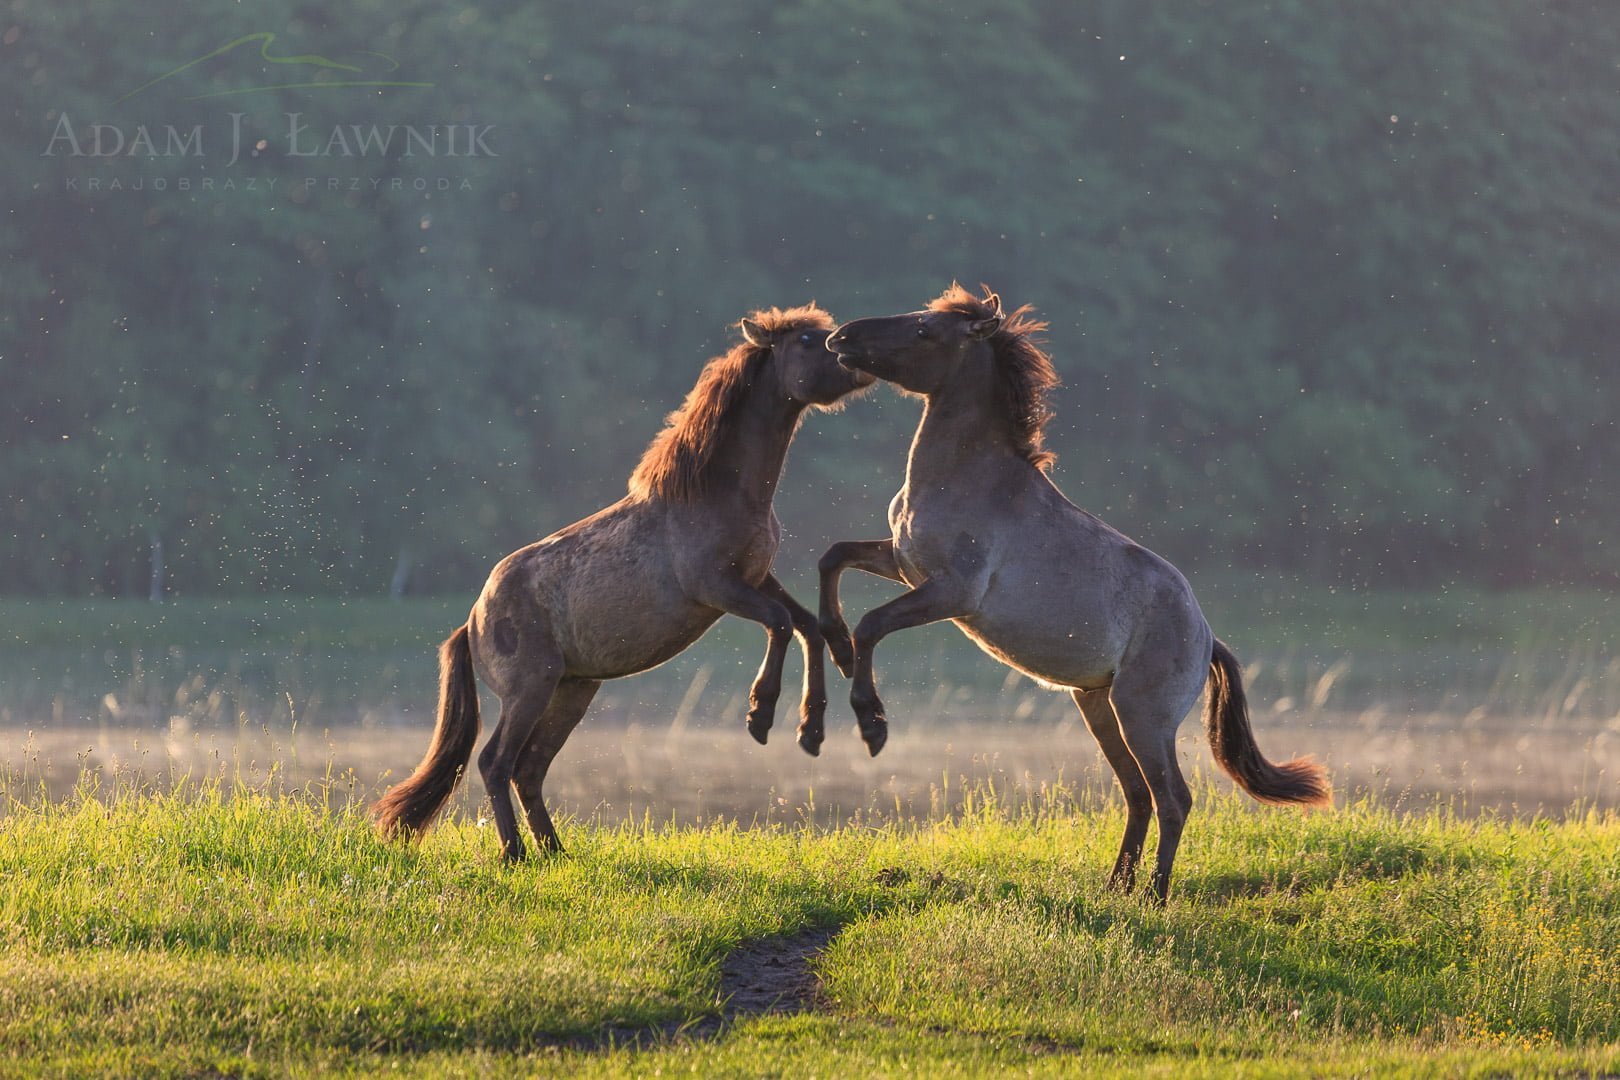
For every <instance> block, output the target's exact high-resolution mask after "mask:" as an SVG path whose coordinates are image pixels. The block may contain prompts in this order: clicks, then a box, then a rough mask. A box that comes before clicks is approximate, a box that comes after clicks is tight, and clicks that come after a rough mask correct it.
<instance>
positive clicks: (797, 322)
mask: <svg viewBox="0 0 1620 1080" xmlns="http://www.w3.org/2000/svg"><path fill="white" fill-rule="evenodd" d="M748 321H750V322H753V323H757V324H758V325H759V327H760V328H761V329H762V330H764V331H765V332H766V333H767V334H777V333H780V332H782V331H786V330H800V329H814V330H831V329H832V328H833V325H834V323H833V317H832V316H831V315H829V314H828V313H827V312H825V311H823V310H821V309H820V308H819V307H817V306H816V305H815V303H814V302H811V303H809V304H806V305H805V306H804V307H795V308H786V309H783V308H774V307H773V308H766V309H764V310H761V311H755V312H753V313H751V314H750V315H749V316H748ZM736 325H737V326H739V327H740V326H742V320H740V319H739V320H738V321H737V324H736ZM770 351H771V350H770V349H769V347H763V348H762V347H760V346H758V345H753V344H750V343H749V341H748V340H747V339H746V338H745V339H744V340H742V341H739V342H737V343H736V344H735V345H733V346H732V347H731V349H730V350H729V351H728V352H726V353H725V354H724V355H721V356H717V357H715V358H714V359H712V360H710V361H709V362H708V363H707V364H705V365H704V366H703V372H702V374H700V375H699V376H698V380H697V385H695V386H693V387H692V390H691V392H690V393H688V394H687V395H686V401H685V402H683V403H682V404H681V407H680V408H678V409H676V410H675V411H674V412H672V413H670V414H669V416H667V417H666V418H665V419H664V425H665V426H664V430H662V431H660V432H659V433H658V434H657V436H655V437H654V438H653V441H652V443H651V444H650V445H648V447H647V451H646V453H644V454H642V455H641V463H640V464H639V465H637V466H636V471H635V472H633V473H631V474H630V494H631V495H632V496H633V497H635V498H638V499H647V498H653V497H658V498H665V499H675V500H679V501H689V500H691V499H694V498H697V497H698V496H699V495H701V494H702V493H703V490H704V480H705V476H704V474H705V472H706V471H707V467H708V464H709V461H710V459H712V458H713V457H714V451H715V448H716V447H718V446H719V445H720V443H721V442H722V441H723V440H724V438H725V434H726V432H727V431H729V430H730V427H731V424H732V421H733V420H734V419H735V418H736V414H737V407H738V405H740V404H741V403H742V400H743V398H744V397H745V396H746V395H747V393H748V388H749V387H750V386H752V385H753V384H754V379H755V378H756V377H757V376H758V375H759V371H760V369H761V368H762V367H763V366H764V364H765V358H766V357H767V356H769V355H770Z"/></svg>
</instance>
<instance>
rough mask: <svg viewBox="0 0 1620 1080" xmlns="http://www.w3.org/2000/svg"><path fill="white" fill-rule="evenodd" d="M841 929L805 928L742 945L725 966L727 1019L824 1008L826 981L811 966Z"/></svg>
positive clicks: (723, 985) (723, 992)
mask: <svg viewBox="0 0 1620 1080" xmlns="http://www.w3.org/2000/svg"><path fill="white" fill-rule="evenodd" d="M839 929H840V928H838V927H822V928H819V929H814V930H801V931H799V932H798V933H797V934H790V935H788V936H786V937H774V938H764V939H761V940H759V941H750V942H747V943H746V944H744V945H742V946H741V947H739V948H738V949H736V950H735V951H733V952H732V954H731V955H730V956H728V957H726V958H725V960H724V961H723V962H722V963H721V964H720V996H721V997H722V998H724V999H725V1003H726V1004H725V1014H724V1015H725V1020H726V1022H728V1023H729V1022H731V1021H732V1020H735V1019H737V1018H739V1017H747V1016H759V1015H761V1014H764V1013H799V1012H808V1011H809V1010H811V1009H814V1008H816V1007H817V1006H818V1004H819V1000H820V996H821V980H820V979H818V978H816V973H815V972H814V971H812V970H811V968H810V963H811V961H813V960H814V959H815V958H816V957H817V956H818V955H820V953H821V951H822V950H823V949H825V948H826V947H827V943H828V942H830V941H832V939H833V938H834V937H836V936H837V934H838V930H839Z"/></svg>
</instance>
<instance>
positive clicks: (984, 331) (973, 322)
mask: <svg viewBox="0 0 1620 1080" xmlns="http://www.w3.org/2000/svg"><path fill="white" fill-rule="evenodd" d="M1000 329H1001V307H1000V305H997V307H996V313H995V314H994V315H991V316H990V317H989V318H985V319H969V320H968V324H967V336H968V337H970V338H972V339H973V340H974V341H983V340H984V339H985V338H987V337H989V336H990V335H991V334H994V333H995V332H996V331H997V330H1000Z"/></svg>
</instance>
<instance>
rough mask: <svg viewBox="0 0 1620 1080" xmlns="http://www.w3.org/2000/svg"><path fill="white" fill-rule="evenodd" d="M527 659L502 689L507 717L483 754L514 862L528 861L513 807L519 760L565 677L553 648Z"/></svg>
mask: <svg viewBox="0 0 1620 1080" xmlns="http://www.w3.org/2000/svg"><path fill="white" fill-rule="evenodd" d="M536 652H538V650H535V651H534V652H528V653H525V654H523V655H522V657H521V660H522V664H523V666H522V667H521V668H518V667H517V666H516V664H514V665H513V666H512V668H510V669H509V671H508V672H506V673H503V674H505V676H506V677H505V678H503V679H502V680H501V683H502V684H503V685H500V686H498V687H497V689H498V690H499V692H500V695H501V719H500V722H499V723H497V724H496V725H495V731H494V732H493V733H492V734H491V735H490V737H489V742H488V743H487V744H486V745H485V746H484V750H483V752H482V753H481V754H479V755H478V771H479V772H480V773H481V774H482V775H483V777H484V789H485V790H486V791H487V792H489V805H490V810H491V813H492V816H493V817H494V819H495V832H496V833H497V834H498V835H499V836H500V839H501V850H502V852H503V853H504V854H505V856H506V860H507V861H508V862H516V861H518V860H519V859H521V858H523V837H522V836H520V835H519V834H518V827H517V811H516V810H515V809H514V808H513V806H512V778H513V776H514V775H516V773H517V766H518V759H519V757H520V756H521V754H522V752H523V749H524V747H526V746H527V745H528V742H529V737H530V735H531V734H533V732H534V730H535V727H536V726H537V725H538V724H539V723H540V720H541V717H543V716H544V715H545V714H546V711H547V709H548V708H549V707H550V705H551V699H552V695H553V693H554V692H555V691H556V689H557V684H558V682H559V681H560V679H561V678H562V672H563V659H562V654H561V653H559V652H557V651H556V650H555V649H548V650H547V651H546V652H544V653H540V654H539V655H536Z"/></svg>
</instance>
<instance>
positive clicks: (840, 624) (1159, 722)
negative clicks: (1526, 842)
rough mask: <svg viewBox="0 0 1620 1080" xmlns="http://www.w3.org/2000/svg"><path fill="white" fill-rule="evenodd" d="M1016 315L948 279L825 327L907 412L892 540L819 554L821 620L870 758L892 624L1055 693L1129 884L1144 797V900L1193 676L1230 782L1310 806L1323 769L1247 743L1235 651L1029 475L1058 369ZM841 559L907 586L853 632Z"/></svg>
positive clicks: (1180, 800) (1179, 789) (1024, 311)
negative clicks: (1117, 824)
mask: <svg viewBox="0 0 1620 1080" xmlns="http://www.w3.org/2000/svg"><path fill="white" fill-rule="evenodd" d="M1029 311H1030V309H1029V308H1028V307H1023V308H1019V309H1018V310H1017V311H1015V312H1013V313H1012V315H1010V316H1004V315H1003V313H1002V310H1001V301H1000V299H999V298H998V297H997V296H996V295H995V294H994V293H992V292H990V290H989V289H985V294H984V295H983V296H982V297H976V296H974V295H972V294H971V293H969V292H967V291H966V290H964V289H963V288H962V287H961V286H959V285H952V287H951V288H950V289H949V290H947V291H946V292H945V293H944V295H942V296H940V297H939V298H938V299H937V300H935V301H933V302H932V303H931V304H930V305H929V306H928V309H927V310H926V311H915V312H911V313H910V314H906V315H893V316H889V317H886V318H876V319H857V320H856V321H854V322H851V323H846V324H844V325H843V326H841V327H839V328H838V330H837V331H836V332H835V333H834V334H833V335H832V337H831V338H830V339H828V342H827V347H828V348H829V349H832V350H834V351H835V352H837V353H838V356H839V360H840V361H841V362H842V363H844V364H845V365H847V366H848V367H850V368H852V369H854V370H857V371H862V372H868V373H870V374H872V375H875V376H877V377H878V378H880V379H885V380H887V381H889V382H891V383H893V384H894V385H896V386H898V387H899V388H900V389H901V390H903V391H906V392H907V393H910V394H916V395H920V396H921V397H922V398H923V401H924V406H923V417H922V423H921V424H920V425H919V426H918V428H917V434H916V437H915V439H914V440H913V441H912V444H911V456H910V458H909V460H908V462H907V464H906V482H905V486H904V487H903V488H901V490H900V493H899V494H898V495H896V496H895V498H894V501H893V502H892V503H890V505H889V528H890V530H891V532H892V534H893V535H892V537H891V538H890V539H887V540H872V541H865V542H847V543H840V544H836V545H834V546H833V547H832V548H831V549H830V550H828V552H827V554H826V555H825V556H824V557H823V558H822V560H821V615H820V622H821V632H822V634H823V636H824V637H825V638H826V640H827V647H828V650H829V651H830V652H831V653H832V656H833V661H834V662H835V663H836V664H837V665H838V667H839V669H840V670H841V671H843V672H844V674H845V675H848V676H849V677H850V678H851V679H852V681H853V686H852V688H851V692H850V703H851V705H853V706H854V709H855V716H856V719H857V721H858V723H859V725H860V731H861V737H862V738H863V739H864V740H865V741H866V744H867V747H868V748H869V749H870V750H871V752H872V753H873V754H876V753H877V752H878V751H879V750H881V749H882V748H883V744H884V742H885V740H886V739H887V737H888V722H887V720H886V719H885V717H884V715H883V704H882V702H881V701H880V700H879V699H878V694H877V687H876V685H875V683H874V679H873V666H872V652H873V649H874V648H875V647H876V646H877V643H878V642H879V641H881V640H882V639H883V638H884V637H886V636H887V635H889V634H891V633H893V632H894V631H896V630H904V629H906V628H907V627H912V626H922V625H923V624H925V623H931V622H937V621H939V620H941V619H950V620H951V621H952V622H954V623H955V624H956V625H957V627H959V628H960V629H961V630H962V632H963V633H965V634H966V635H967V636H968V637H970V638H972V639H973V640H974V641H975V642H976V643H977V644H978V645H979V647H980V648H982V649H983V650H984V651H985V652H987V653H989V654H990V655H991V656H994V657H995V658H996V659H998V660H1000V661H1002V662H1003V663H1005V664H1008V665H1010V666H1012V667H1014V668H1016V669H1018V670H1019V671H1021V672H1023V673H1025V674H1026V675H1029V676H1031V677H1032V678H1034V679H1036V680H1037V681H1039V682H1041V683H1043V684H1045V685H1047V686H1050V687H1052V688H1055V689H1064V690H1068V691H1069V692H1070V693H1071V694H1072V695H1073V696H1074V700H1075V702H1076V704H1078V705H1079V706H1080V712H1081V714H1082V715H1083V716H1084V717H1085V721H1086V726H1087V727H1089V728H1090V729H1091V732H1092V734H1093V735H1095V736H1096V738H1097V741H1098V742H1099V743H1101V744H1102V750H1103V754H1104V755H1105V756H1106V757H1107V758H1108V763H1109V764H1110V765H1111V766H1112V767H1113V769H1114V773H1115V775H1116V776H1118V777H1119V784H1120V787H1121V788H1123V789H1124V792H1125V799H1126V805H1127V807H1128V812H1127V817H1126V823H1125V837H1124V840H1123V842H1122V843H1121V845H1120V849H1119V858H1118V859H1117V860H1116V861H1115V864H1114V870H1113V874H1112V875H1111V877H1110V879H1109V880H1110V883H1111V884H1113V885H1114V886H1115V887H1117V888H1121V889H1124V890H1129V889H1131V888H1132V887H1133V886H1134V884H1135V880H1136V867H1137V864H1138V863H1139V862H1140V860H1141V856H1142V845H1143V841H1144V840H1145V839H1146V837H1147V828H1148V819H1149V816H1150V814H1151V813H1152V812H1153V811H1155V810H1157V816H1158V822H1159V848H1158V861H1157V865H1156V866H1155V868H1154V873H1153V882H1152V888H1153V892H1154V894H1155V895H1156V896H1157V898H1158V899H1159V900H1161V901H1162V900H1163V899H1164V898H1165V896H1166V895H1167V894H1168V891H1169V886H1170V870H1171V867H1172V866H1173V864H1174V863H1175V858H1176V846H1177V844H1178V843H1179V842H1180V839H1181V831H1182V826H1183V825H1184V824H1185V822H1186V818H1187V812H1188V810H1189V809H1190V807H1191V805H1192V796H1191V794H1190V793H1189V792H1188V790H1187V784H1186V781H1185V780H1184V779H1183V778H1182V775H1181V769H1180V767H1179V765H1178V764H1177V763H1176V728H1177V727H1179V726H1180V724H1181V721H1182V718H1183V717H1185V716H1186V714H1187V712H1188V710H1189V709H1190V708H1191V707H1192V706H1193V704H1194V702H1196V701H1197V699H1198V695H1199V694H1200V693H1201V692H1202V690H1203V688H1204V684H1205V682H1206V681H1208V682H1209V684H1210V687H1211V690H1210V695H1209V705H1208V708H1207V711H1206V713H1205V723H1206V726H1207V727H1208V731H1209V739H1210V747H1211V749H1212V750H1213V751H1214V755H1215V760H1216V762H1217V763H1218V764H1220V766H1221V767H1222V768H1223V769H1225V770H1226V771H1227V772H1228V773H1229V774H1231V776H1232V778H1233V779H1234V780H1236V781H1237V782H1238V784H1240V785H1241V786H1242V787H1243V788H1244V790H1246V791H1248V792H1249V794H1251V795H1253V796H1254V797H1255V798H1256V799H1259V800H1261V801H1262V802H1270V803H1304V804H1325V803H1327V802H1329V801H1330V789H1329V786H1328V781H1327V775H1326V772H1325V770H1323V769H1322V768H1321V766H1319V765H1316V764H1315V763H1313V762H1311V761H1309V760H1306V759H1301V760H1296V761H1290V762H1286V763H1284V764H1281V765H1277V764H1273V763H1271V762H1269V761H1267V760H1266V759H1265V758H1264V757H1263V756H1262V755H1261V753H1260V750H1259V748H1258V747H1257V746H1256V745H1255V742H1254V736H1253V734H1252V733H1251V732H1250V729H1249V716H1248V706H1247V704H1246V702H1245V699H1244V695H1243V681H1242V676H1241V672H1240V669H1239V666H1238V662H1237V658H1236V657H1234V656H1233V655H1232V652H1231V650H1230V649H1228V648H1227V647H1226V646H1225V645H1223V644H1222V643H1221V642H1219V641H1217V640H1215V636H1214V634H1212V633H1211V632H1210V629H1209V624H1208V623H1207V622H1205V621H1204V616H1203V613H1202V612H1201V611H1200V610H1199V608H1198V602H1197V601H1196V600H1194V599H1193V594H1192V590H1191V589H1190V588H1189V587H1188V585H1187V582H1186V579H1185V578H1183V577H1182V576H1181V574H1180V572H1178V571H1177V570H1176V568H1175V567H1173V566H1171V565H1170V564H1169V563H1168V562H1166V561H1165V560H1164V559H1161V558H1160V557H1159V556H1157V555H1155V554H1153V552H1151V551H1148V550H1147V549H1146V548H1144V547H1142V546H1141V545H1139V544H1136V543H1133V542H1132V541H1131V540H1130V539H1129V538H1128V537H1126V536H1124V535H1122V534H1121V533H1119V532H1117V531H1115V530H1114V529H1112V528H1110V527H1109V526H1108V525H1107V524H1105V523H1104V522H1102V521H1101V520H1099V519H1098V518H1096V517H1094V516H1093V515H1091V514H1089V513H1087V512H1086V511H1084V510H1082V509H1080V508H1079V507H1078V506H1075V505H1074V504H1073V503H1071V502H1069V500H1068V499H1066V498H1064V497H1063V493H1062V492H1060V491H1059V490H1058V489H1057V488H1056V487H1055V486H1054V485H1053V484H1052V482H1051V480H1049V479H1048V478H1047V476H1046V468H1047V467H1048V465H1049V464H1050V463H1051V461H1052V455H1051V454H1050V453H1048V452H1047V451H1046V450H1045V449H1044V448H1043V447H1042V428H1043V426H1044V425H1045V423H1046V420H1047V418H1048V413H1047V411H1046V405H1045V397H1046V394H1047V392H1048V391H1049V390H1050V389H1051V388H1052V387H1053V386H1054V385H1056V383H1057V374H1056V372H1055V371H1054V370H1053V368H1052V365H1051V361H1050V360H1049V359H1048V358H1047V357H1046V355H1045V354H1044V353H1043V352H1042V351H1041V350H1040V348H1039V347H1038V346H1037V345H1036V343H1035V341H1034V340H1033V339H1032V335H1034V334H1036V333H1038V332H1040V331H1042V330H1044V329H1045V328H1046V324H1045V323H1042V322H1036V321H1034V320H1032V319H1030V318H1029V317H1028V313H1029ZM851 567H853V568H855V569H857V570H864V571H866V572H867V573H871V574H877V575H879V576H881V577H886V578H890V579H892V580H894V581H898V582H901V583H902V584H905V585H908V586H910V587H911V588H910V591H909V592H907V593H905V594H904V595H902V596H899V597H897V598H895V599H894V600H891V601H889V602H888V603H886V604H883V605H882V606H880V607H878V608H875V609H874V610H872V611H871V612H869V613H868V614H867V615H866V616H865V617H864V618H862V619H861V621H860V623H859V624H858V625H857V626H856V628H855V634H854V637H853V639H852V638H851V636H850V633H849V627H848V626H847V625H846V624H845V622H844V618H843V615H842V613H841V611H840V605H839V601H838V577H839V575H840V574H841V573H842V572H843V571H844V570H845V569H847V568H851Z"/></svg>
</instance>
